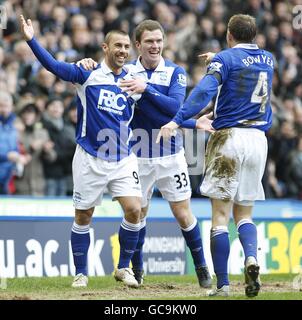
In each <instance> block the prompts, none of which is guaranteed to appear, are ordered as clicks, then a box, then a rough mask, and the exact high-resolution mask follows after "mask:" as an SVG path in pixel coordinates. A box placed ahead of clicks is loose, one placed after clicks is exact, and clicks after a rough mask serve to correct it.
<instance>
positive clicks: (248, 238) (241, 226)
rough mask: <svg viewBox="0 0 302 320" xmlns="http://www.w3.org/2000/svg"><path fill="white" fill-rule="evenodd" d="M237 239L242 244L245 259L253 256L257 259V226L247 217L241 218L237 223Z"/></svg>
mask: <svg viewBox="0 0 302 320" xmlns="http://www.w3.org/2000/svg"><path fill="white" fill-rule="evenodd" d="M237 230H238V234H239V240H240V242H241V244H242V247H243V251H244V256H245V259H246V258H247V257H250V256H252V257H254V258H255V259H256V260H257V228H256V226H255V225H254V223H253V222H252V221H251V220H249V219H242V220H240V221H239V222H238V224H237Z"/></svg>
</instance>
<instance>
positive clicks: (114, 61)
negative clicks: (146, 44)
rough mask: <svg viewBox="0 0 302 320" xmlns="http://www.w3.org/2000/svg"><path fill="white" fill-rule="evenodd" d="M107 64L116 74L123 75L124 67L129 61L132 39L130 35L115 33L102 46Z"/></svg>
mask: <svg viewBox="0 0 302 320" xmlns="http://www.w3.org/2000/svg"><path fill="white" fill-rule="evenodd" d="M102 47H103V50H104V53H105V62H106V64H107V65H108V67H109V68H110V69H112V71H113V72H114V73H116V74H119V73H121V71H122V67H123V65H124V64H125V62H126V61H127V59H128V56H129V51H130V38H129V36H128V35H124V34H120V33H113V34H111V35H110V36H109V37H108V39H107V40H106V41H105V42H104V43H103V44H102Z"/></svg>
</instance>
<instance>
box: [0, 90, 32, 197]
mask: <svg viewBox="0 0 302 320" xmlns="http://www.w3.org/2000/svg"><path fill="white" fill-rule="evenodd" d="M15 119H16V115H15V113H14V112H13V99H12V96H11V95H10V94H9V93H8V92H5V91H0V194H8V185H9V182H10V179H11V178H12V175H13V172H14V170H22V168H23V166H24V165H26V164H27V163H28V162H29V161H30V156H24V155H21V154H20V153H19V149H18V132H17V129H16V127H15V124H14V122H15Z"/></svg>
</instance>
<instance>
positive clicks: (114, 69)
mask: <svg viewBox="0 0 302 320" xmlns="http://www.w3.org/2000/svg"><path fill="white" fill-rule="evenodd" d="M105 62H106V64H107V66H108V67H109V68H110V69H111V70H112V72H113V73H114V74H116V75H119V74H121V73H122V70H123V68H122V67H117V66H113V65H111V63H110V62H109V61H108V60H107V59H106V58H105Z"/></svg>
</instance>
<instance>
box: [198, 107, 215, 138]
mask: <svg viewBox="0 0 302 320" xmlns="http://www.w3.org/2000/svg"><path fill="white" fill-rule="evenodd" d="M212 117H213V112H210V113H208V114H205V115H203V116H201V117H200V118H198V119H197V120H196V129H203V130H205V131H208V132H211V133H214V132H215V129H214V128H213V127H212V122H213V120H211V118H212Z"/></svg>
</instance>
